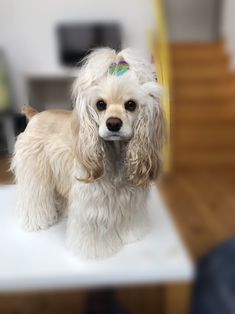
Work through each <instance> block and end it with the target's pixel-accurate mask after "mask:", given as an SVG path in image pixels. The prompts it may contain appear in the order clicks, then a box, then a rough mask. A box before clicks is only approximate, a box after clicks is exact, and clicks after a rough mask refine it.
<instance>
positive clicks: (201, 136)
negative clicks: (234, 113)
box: [174, 124, 235, 162]
mask: <svg viewBox="0 0 235 314" xmlns="http://www.w3.org/2000/svg"><path fill="white" fill-rule="evenodd" d="M177 126H178V127H177V128H176V127H175V129H174V133H175V134H174V140H175V144H176V145H177V147H178V150H180V151H181V150H183V149H188V150H191V149H193V150H206V151H211V150H214V151H216V150H217V151H219V150H221V149H233V150H234V151H235V125H234V124H223V125H221V124H217V125H215V124H214V125H196V124H195V125H187V126H184V125H179V124H178V125H177ZM234 162H235V160H234Z"/></svg>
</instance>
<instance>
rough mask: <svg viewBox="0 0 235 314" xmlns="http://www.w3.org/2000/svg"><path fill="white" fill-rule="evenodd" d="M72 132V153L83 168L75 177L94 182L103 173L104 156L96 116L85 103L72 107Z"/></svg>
mask: <svg viewBox="0 0 235 314" xmlns="http://www.w3.org/2000/svg"><path fill="white" fill-rule="evenodd" d="M83 101H84V100H83ZM95 114H96V113H95ZM72 133H73V139H74V141H73V143H74V154H75V157H76V158H77V160H78V161H79V163H80V164H81V165H82V166H83V170H84V175H83V176H82V177H78V178H77V179H78V180H80V181H83V182H86V183H90V182H94V181H95V180H97V179H99V178H100V177H102V175H103V173H104V159H105V158H104V157H105V156H104V147H103V141H102V140H101V138H100V137H99V135H98V124H97V120H96V117H95V115H94V112H92V110H91V108H89V106H88V105H87V104H86V105H83V104H79V106H78V108H74V110H73V114H72Z"/></svg>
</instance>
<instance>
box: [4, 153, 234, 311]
mask: <svg viewBox="0 0 235 314" xmlns="http://www.w3.org/2000/svg"><path fill="white" fill-rule="evenodd" d="M8 165H9V163H8V160H6V158H0V182H1V183H11V182H12V180H13V177H12V175H11V174H10V173H7V171H6V169H7V167H8ZM158 186H159V188H160V190H161V192H162V194H163V196H164V198H165V201H166V202H167V204H168V206H169V209H170V212H171V214H172V215H173V218H174V219H175V222H176V224H177V226H178V228H179V231H180V233H181V235H182V237H183V239H184V242H185V244H186V246H187V248H188V250H189V253H190V255H191V256H192V258H193V259H194V260H195V261H197V260H198V259H199V258H200V257H202V256H203V255H205V254H207V253H208V252H209V251H210V250H211V249H212V248H214V247H215V246H216V245H218V244H219V243H221V242H222V241H224V240H226V239H228V238H230V237H232V236H233V235H234V234H235V193H234V187H235V171H232V170H231V171H215V170H212V171H209V170H208V171H205V170H203V171H198V170H197V171H193V170H191V171H189V170H188V171H187V172H183V171H178V172H177V173H174V174H171V175H170V176H167V177H164V178H162V180H161V182H160V183H159V184H158ZM189 291H190V290H189V289H188V286H187V285H182V284H172V285H169V286H167V287H166V286H157V287H156V286H154V287H153V286H152V287H128V288H121V289H118V290H117V293H116V294H117V298H118V300H119V301H120V302H121V303H122V304H123V306H124V307H125V308H126V309H128V311H129V312H128V313H130V314H143V313H144V314H156V313H158V314H186V313H188V309H189V307H190V306H189V304H188V303H187V302H188V300H189V296H188V294H189ZM86 296H87V291H66V292H50V293H45V292H44V293H33V294H25V295H0V313H4V314H5V313H25V314H34V313H40V314H42V313H71V314H72V313H84V310H83V309H84V304H85V302H86Z"/></svg>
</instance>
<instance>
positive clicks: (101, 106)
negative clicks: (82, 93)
mask: <svg viewBox="0 0 235 314" xmlns="http://www.w3.org/2000/svg"><path fill="white" fill-rule="evenodd" d="M96 107H97V109H98V110H99V111H103V110H105V109H106V107H107V105H106V103H105V102H104V101H103V100H98V101H97V103H96Z"/></svg>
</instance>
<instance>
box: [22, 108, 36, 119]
mask: <svg viewBox="0 0 235 314" xmlns="http://www.w3.org/2000/svg"><path fill="white" fill-rule="evenodd" d="M21 112H22V113H23V114H24V115H25V116H26V118H27V119H28V120H30V119H31V118H32V117H33V116H35V114H37V113H38V111H37V110H36V109H34V108H32V107H31V106H29V105H23V107H22V108H21Z"/></svg>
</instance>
